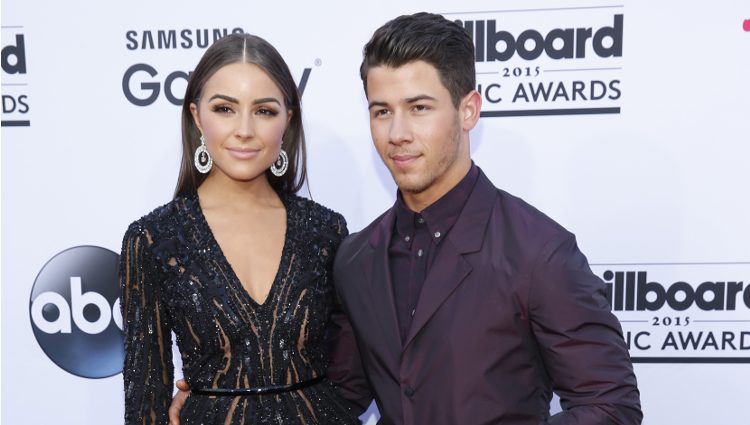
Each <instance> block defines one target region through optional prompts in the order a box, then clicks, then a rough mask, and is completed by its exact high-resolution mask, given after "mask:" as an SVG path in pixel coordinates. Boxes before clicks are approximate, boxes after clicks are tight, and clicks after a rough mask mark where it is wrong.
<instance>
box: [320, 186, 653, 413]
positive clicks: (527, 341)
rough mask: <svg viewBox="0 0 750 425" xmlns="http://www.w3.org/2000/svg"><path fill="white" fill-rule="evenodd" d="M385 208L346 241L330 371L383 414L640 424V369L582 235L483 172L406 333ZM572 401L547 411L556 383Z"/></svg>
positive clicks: (337, 280)
mask: <svg viewBox="0 0 750 425" xmlns="http://www.w3.org/2000/svg"><path fill="white" fill-rule="evenodd" d="M394 215H395V214H394V211H393V209H390V210H388V211H386V212H385V213H384V214H383V215H382V216H380V217H379V218H377V219H376V220H375V221H374V222H373V223H372V224H370V225H369V226H368V227H366V228H365V229H363V230H362V231H361V232H358V233H355V234H352V235H351V236H349V237H348V238H347V239H346V240H345V241H344V242H343V243H342V245H341V246H340V247H339V250H338V252H337V255H336V261H335V263H334V284H335V286H336V290H337V293H338V296H339V300H340V302H341V304H342V307H343V310H344V312H345V313H346V316H348V320H347V318H346V316H345V315H335V317H334V320H333V322H334V324H335V326H334V329H335V333H334V335H336V339H335V341H336V343H337V345H336V347H335V349H334V352H333V356H332V365H331V368H330V373H329V375H330V378H331V379H332V380H333V381H334V383H336V384H337V385H338V387H339V389H340V392H341V393H342V395H344V396H345V397H347V398H349V399H350V400H353V401H356V402H358V404H359V405H360V406H361V407H366V406H367V404H368V403H369V401H370V400H371V398H372V397H373V396H374V398H375V401H376V402H377V406H378V409H379V410H380V414H381V420H380V422H379V423H381V424H384V425H385V424H394V425H395V424H415V425H427V424H429V425H440V424H445V425H459V424H460V425H480V424H481V425H486V424H513V425H525V424H529V425H538V424H582V425H583V424H585V425H595V424H639V423H640V422H641V418H642V413H641V409H640V400H639V392H638V389H637V386H636V378H635V375H634V373H633V366H632V363H631V361H630V356H629V354H628V350H627V348H626V346H625V342H624V341H623V337H622V329H621V327H620V324H619V322H618V321H617V318H616V317H615V316H614V315H613V314H612V312H611V309H610V306H609V303H608V302H607V300H606V298H605V292H604V285H603V283H602V282H601V280H600V279H599V278H597V277H596V276H595V275H594V274H593V273H592V272H591V270H590V268H589V265H588V262H587V260H586V257H585V256H584V255H583V254H582V253H581V252H580V251H579V250H578V247H577V246H576V241H575V236H574V235H573V234H571V233H569V232H568V231H566V230H565V229H564V228H562V227H561V226H560V225H558V224H557V223H555V222H554V221H552V220H551V219H550V218H548V217H547V216H545V215H544V214H542V213H541V212H539V211H538V210H536V209H535V208H533V207H532V206H530V205H528V204H526V203H525V202H524V201H522V200H520V199H519V198H516V197H513V196H511V195H509V194H508V193H506V192H503V191H501V190H499V189H497V188H495V187H494V186H493V185H492V183H491V182H490V181H489V180H488V179H487V177H486V176H485V175H484V174H483V173H481V172H480V176H479V179H478V181H477V183H476V186H475V187H474V189H473V191H472V193H471V195H470V196H469V199H468V201H467V203H466V205H465V207H464V209H463V211H462V212H461V215H460V217H459V219H458V221H457V222H456V224H455V225H454V227H453V228H452V229H451V231H450V232H449V233H448V235H447V239H448V240H446V241H443V244H444V246H443V247H442V248H441V250H440V252H439V253H438V256H437V257H436V258H435V263H434V265H433V267H432V269H431V270H429V272H428V275H427V278H426V280H425V283H424V287H423V289H422V292H421V295H420V298H419V302H418V304H417V309H416V313H415V315H414V320H413V323H412V326H411V328H410V330H409V334H408V336H407V338H406V340H405V341H404V342H403V343H402V341H401V338H400V336H399V327H398V323H397V318H396V317H397V316H396V308H395V305H394V300H393V288H392V284H391V278H390V276H391V275H390V271H389V268H388V246H389V242H390V238H391V234H392V228H393V222H394ZM553 391H554V392H555V393H557V394H558V395H559V396H560V400H561V405H562V407H563V409H564V410H563V412H561V413H559V414H556V415H554V416H551V417H550V414H549V403H550V400H551V397H552V392H553Z"/></svg>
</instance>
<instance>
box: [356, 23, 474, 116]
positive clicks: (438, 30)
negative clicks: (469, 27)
mask: <svg viewBox="0 0 750 425" xmlns="http://www.w3.org/2000/svg"><path fill="white" fill-rule="evenodd" d="M363 54H364V59H363V60H362V65H361V66H360V68H359V73H360V76H361V77H362V83H363V84H364V87H365V94H367V72H368V71H369V70H370V68H374V67H377V66H388V67H393V68H398V67H399V66H402V65H405V64H407V63H409V62H413V61H417V60H422V61H425V62H427V63H429V64H430V65H432V66H434V67H435V68H436V69H437V71H438V75H439V76H440V81H441V82H442V83H443V85H444V86H445V88H446V89H448V92H450V94H451V100H452V101H453V105H454V106H455V107H458V104H459V102H460V101H461V98H462V97H464V96H465V95H466V94H467V93H469V92H470V91H472V90H474V88H475V87H476V73H475V70H474V42H473V41H472V39H471V36H470V35H469V34H468V33H467V32H466V31H465V30H464V29H463V28H462V27H461V26H460V25H458V24H457V23H455V22H453V21H450V20H448V19H445V18H444V17H443V16H441V15H437V14H434V13H426V12H419V13H415V14H413V15H403V16H399V17H398V18H396V19H393V20H391V21H389V22H387V23H386V24H385V25H383V26H382V27H380V28H378V29H377V31H375V33H374V34H373V35H372V38H371V39H370V41H369V42H367V44H366V45H365V48H364V51H363Z"/></svg>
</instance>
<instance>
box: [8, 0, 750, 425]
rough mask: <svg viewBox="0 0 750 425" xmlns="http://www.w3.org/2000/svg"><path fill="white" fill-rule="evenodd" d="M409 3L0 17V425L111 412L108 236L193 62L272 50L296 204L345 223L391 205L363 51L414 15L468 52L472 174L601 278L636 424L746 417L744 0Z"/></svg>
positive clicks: (167, 182)
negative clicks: (479, 172) (560, 235)
mask: <svg viewBox="0 0 750 425" xmlns="http://www.w3.org/2000/svg"><path fill="white" fill-rule="evenodd" d="M406 3H407V2H398V1H381V2H374V3H362V2H345V1H330V2H299V4H295V3H288V2H280V3H279V2H276V3H274V2H272V3H258V2H248V1H226V2H213V3H211V2H205V1H194V0H189V1H182V2H146V1H130V2H114V3H113V2H99V1H93V0H68V1H62V2H53V1H45V2H34V1H21V0H8V1H4V2H3V4H2V107H3V111H2V287H1V288H2V422H3V424H8V425H15V424H45V423H58V424H76V425H81V424H91V425H94V424H96V425H100V424H113V423H119V422H120V421H121V420H122V414H123V403H122V400H123V392H122V375H121V369H122V355H123V353H122V339H121V333H120V327H121V325H122V323H121V320H122V319H121V316H120V313H119V299H118V297H119V294H118V288H117V280H116V273H117V263H118V255H119V249H120V244H121V238H122V235H123V233H124V231H125V229H126V228H127V225H128V224H129V223H130V222H131V221H133V220H134V219H136V218H139V217H140V216H142V215H144V214H145V213H147V212H149V211H150V210H151V209H153V208H154V207H156V206H158V205H161V204H163V203H166V202H168V201H169V200H170V198H171V195H172V193H173V189H174V185H175V182H176V178H177V173H178V164H179V155H180V134H179V115H180V112H179V111H180V104H181V102H182V96H183V93H184V90H185V87H186V81H187V78H188V75H189V74H190V72H191V70H192V67H193V66H194V65H195V64H196V63H197V61H198V59H199V58H200V56H201V55H202V54H203V52H204V51H205V50H206V48H207V46H209V45H210V44H211V43H212V42H213V41H214V40H216V39H217V37H221V36H222V35H224V34H227V33H231V32H235V31H239V32H250V33H255V34H258V35H261V36H263V37H264V38H266V39H267V40H269V41H270V42H271V43H272V44H274V45H275V46H276V47H277V48H278V49H279V51H280V52H281V53H282V54H283V56H284V57H285V58H286V60H287V61H288V63H289V65H290V67H291V69H292V71H293V73H294V76H295V78H296V79H297V81H298V84H299V88H300V91H301V92H302V93H303V97H302V99H303V107H304V121H305V125H306V131H307V135H308V143H309V145H308V149H309V169H310V185H309V193H310V194H311V196H312V197H313V198H314V199H315V200H317V201H318V202H321V203H323V204H325V205H327V206H329V207H331V208H333V209H335V210H337V211H339V212H341V213H343V214H344V216H345V217H346V218H347V220H348V222H349V227H350V230H351V231H356V230H358V229H361V228H362V227H364V226H365V225H366V224H367V223H368V222H369V221H370V220H372V219H373V218H375V217H376V216H377V215H379V214H380V212H381V211H383V210H384V209H385V208H387V207H388V206H389V205H391V204H392V202H393V200H394V196H395V187H394V185H393V183H392V181H391V179H390V176H389V174H388V172H387V170H386V169H385V168H384V167H383V166H382V165H381V163H380V160H379V159H378V157H377V155H376V153H375V151H374V149H373V147H372V145H371V141H370V135H369V129H368V115H367V110H366V100H365V97H364V94H363V90H362V84H361V81H360V79H359V75H358V68H359V64H360V60H361V50H362V46H363V45H364V43H365V42H366V41H367V40H368V39H369V37H370V35H371V34H372V32H373V31H374V30H375V29H376V28H377V27H378V26H380V25H381V24H382V23H384V22H386V21H387V20H389V19H391V18H393V17H395V16H397V15H400V14H404V13H411V12H416V11H419V10H424V9H427V10H430V11H433V12H439V13H443V14H444V15H445V16H448V17H450V18H451V19H454V20H456V21H459V22H460V23H461V24H462V25H463V26H464V28H466V30H467V31H469V32H470V33H471V34H472V36H473V38H474V41H475V44H476V47H477V54H476V66H477V90H478V91H479V92H480V93H481V96H482V100H483V110H482V116H483V118H482V119H481V120H480V123H479V126H478V128H477V129H476V130H474V132H473V133H472V136H471V139H472V156H473V158H474V160H475V161H476V163H477V164H479V165H480V166H481V167H482V168H483V169H484V171H485V172H486V173H487V175H488V176H489V177H490V178H491V179H492V181H493V182H494V183H495V184H496V185H497V186H499V187H501V188H504V189H506V190H508V191H510V192H511V193H514V194H516V195H518V196H521V197H522V198H524V199H526V200H527V201H529V202H530V203H532V204H534V205H535V206H537V207H538V208H540V209H541V210H542V211H544V212H546V213H547V214H548V215H550V216H551V217H553V218H555V219H556V220H557V221H559V222H560V223H562V224H563V225H564V226H566V227H567V228H568V229H570V230H571V231H573V232H574V233H576V235H577V236H578V240H579V243H580V245H581V247H582V249H583V250H584V252H585V253H586V254H587V255H588V258H589V260H590V262H591V263H592V266H593V268H594V271H595V272H596V273H597V274H598V275H599V276H601V278H602V279H603V280H604V281H605V283H606V284H607V287H608V289H609V295H610V298H611V301H612V308H613V311H614V312H615V313H616V314H617V316H618V317H619V318H620V320H621V321H622V325H623V328H624V331H625V338H626V340H627V343H628V345H629V347H630V350H631V354H632V357H633V360H634V362H635V370H636V373H637V377H638V383H639V387H640V389H641V394H642V401H643V408H644V411H645V415H646V417H645V420H644V423H645V424H650V425H657V424H659V425H661V424H696V425H698V424H700V425H703V424H728V423H744V421H746V420H747V418H748V417H750V416H748V415H749V414H750V411H749V410H750V409H748V407H747V400H748V396H750V384H748V383H750V247H748V241H750V188H749V187H748V186H749V184H750V178H749V176H748V158H750V21H748V19H750V3H748V2H746V1H726V2H719V3H716V2H713V3H708V2H683V1H661V2H643V1H631V0H622V1H619V2H608V1H601V0H597V1H588V0H571V1H562V2H561V1H552V0H547V1H531V2H529V1H520V0H518V1H502V2H498V1H493V2H489V1H481V0H467V1H461V2H458V1H445V0H440V1H419V2H413V4H406ZM306 194H307V192H306ZM308 196H309V195H308ZM556 408H559V407H555V406H553V409H556ZM375 418H376V416H375V414H374V413H373V414H370V415H368V416H367V417H366V418H365V420H366V421H367V422H369V423H374V420H375Z"/></svg>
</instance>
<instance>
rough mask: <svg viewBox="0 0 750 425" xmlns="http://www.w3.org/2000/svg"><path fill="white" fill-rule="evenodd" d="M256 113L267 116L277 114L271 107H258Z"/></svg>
mask: <svg viewBox="0 0 750 425" xmlns="http://www.w3.org/2000/svg"><path fill="white" fill-rule="evenodd" d="M258 114H260V115H268V116H271V117H273V116H276V114H278V112H276V111H274V110H273V109H269V108H259V109H258Z"/></svg>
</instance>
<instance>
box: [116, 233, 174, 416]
mask: <svg viewBox="0 0 750 425" xmlns="http://www.w3.org/2000/svg"><path fill="white" fill-rule="evenodd" d="M150 245H151V237H150V234H149V233H148V231H147V230H146V229H145V228H143V227H142V226H141V225H139V224H138V223H134V224H132V225H131V226H130V227H129V228H128V231H127V233H126V234H125V237H124V240H123V246H122V254H121V256H120V288H121V290H122V298H121V305H122V317H123V324H124V331H125V365H124V369H123V378H124V383H125V424H139V425H140V424H166V423H167V422H168V418H167V410H168V408H169V404H170V402H171V400H172V385H173V366H172V338H171V326H170V321H169V319H168V315H167V313H166V310H165V309H164V306H163V304H162V301H161V299H160V296H159V294H160V285H161V283H162V282H161V279H160V270H159V268H158V267H157V266H156V263H155V262H154V258H153V257H152V256H151V254H150V250H149V246H150Z"/></svg>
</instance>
